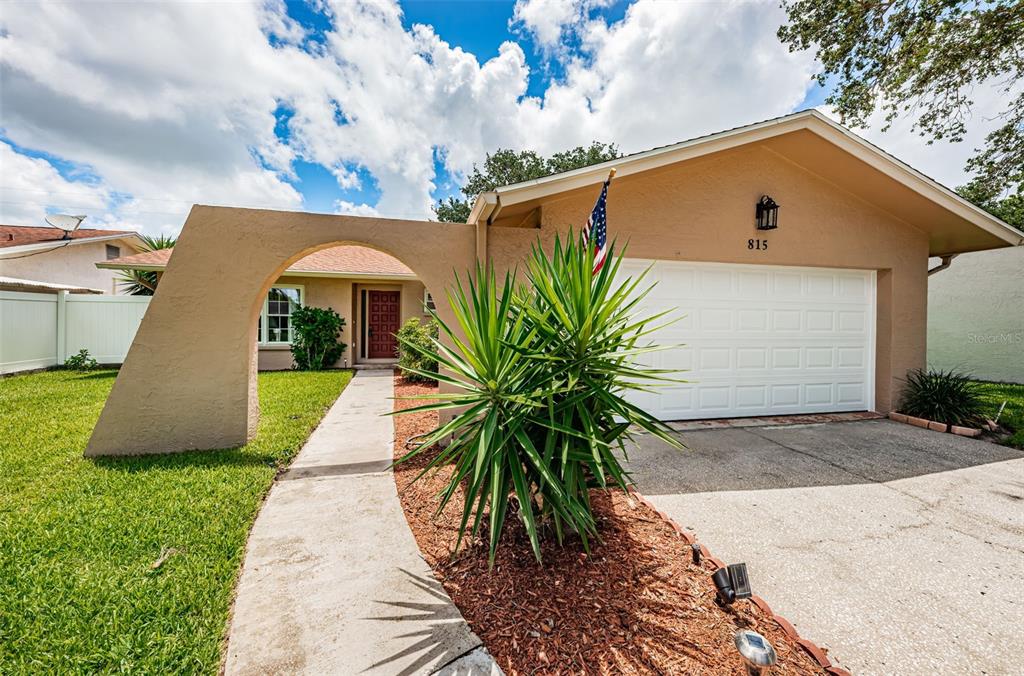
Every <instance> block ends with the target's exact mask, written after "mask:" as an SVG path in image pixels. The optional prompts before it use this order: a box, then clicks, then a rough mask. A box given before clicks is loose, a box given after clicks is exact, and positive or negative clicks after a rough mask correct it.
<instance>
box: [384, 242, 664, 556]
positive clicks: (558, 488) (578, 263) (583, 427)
mask: <svg viewBox="0 0 1024 676" xmlns="http://www.w3.org/2000/svg"><path fill="white" fill-rule="evenodd" d="M621 260H622V259H621V257H618V258H611V259H610V260H609V261H608V262H607V264H606V265H605V266H604V267H603V268H602V270H601V271H600V272H599V273H598V274H597V275H593V274H592V273H591V269H592V266H593V250H592V249H583V248H582V247H581V246H580V245H579V244H577V243H576V242H575V240H574V238H573V237H572V235H571V234H570V237H569V241H568V242H566V243H564V244H563V242H562V241H561V240H560V239H556V240H555V247H554V253H553V254H552V255H551V256H548V255H547V254H545V253H544V252H543V250H542V249H541V248H540V246H539V245H535V246H534V248H533V251H532V253H531V256H530V258H529V261H528V267H527V271H528V277H529V281H530V284H529V285H517V284H516V282H515V280H514V278H512V277H510V276H508V275H506V277H505V279H504V283H503V284H501V286H499V285H498V282H497V281H496V279H495V275H494V272H493V271H492V270H489V269H488V270H483V269H478V270H477V272H476V275H475V276H472V277H469V278H468V279H467V280H466V281H465V283H463V281H462V280H461V279H459V280H458V282H457V284H456V287H455V288H454V289H452V290H451V291H449V293H448V299H449V302H450V304H451V307H452V312H453V314H454V315H455V318H456V320H457V324H458V327H459V329H460V331H461V333H457V332H456V331H455V330H454V329H453V328H452V327H449V326H448V325H446V324H445V323H444V322H443V321H441V320H440V319H438V318H437V317H436V315H435V320H436V321H437V322H438V325H439V327H440V329H441V331H442V332H443V333H444V334H445V335H446V336H447V337H448V338H449V339H450V340H451V344H452V346H451V347H450V348H449V347H445V346H444V345H442V344H441V343H440V341H439V340H437V339H433V340H431V343H430V346H429V347H427V348H423V347H420V346H419V345H418V344H414V343H412V342H403V347H404V348H406V349H409V350H412V351H416V352H420V353H422V354H424V355H425V356H429V357H430V358H432V359H435V360H437V361H438V363H439V364H440V365H441V367H442V370H441V372H440V373H438V374H436V376H434V377H436V378H437V379H438V380H439V381H441V382H444V383H449V384H452V385H455V386H456V388H457V389H456V390H455V391H454V392H451V393H441V394H438V395H431V396H435V397H436V398H437V399H438V400H437V401H435V402H431V403H428V404H424V405H422V406H417V407H413V408H411V409H407V410H406V411H403V413H408V412H410V411H422V410H441V409H454V411H453V412H454V415H455V417H454V418H453V419H452V420H451V421H450V422H447V423H445V424H443V425H440V426H439V427H437V428H436V429H434V430H433V431H431V432H430V433H429V434H427V435H426V436H425V437H424V438H423V439H422V443H421V445H420V446H418V447H417V448H416V449H414V450H413V451H411V452H410V453H408V454H407V455H405V456H404V457H403V458H402V459H401V460H399V462H401V461H404V460H408V459H409V458H411V457H413V456H415V455H417V454H418V453H421V452H423V451H425V450H426V449H428V448H431V447H432V446H433V445H435V444H437V443H439V442H442V441H448V440H450V443H449V444H448V445H447V446H446V447H445V448H444V449H443V450H441V451H440V452H439V453H438V455H437V456H436V457H434V458H433V459H432V460H431V462H430V463H428V465H427V469H428V470H429V469H431V468H435V467H438V466H440V465H443V464H449V463H451V464H454V469H455V471H454V472H453V474H452V478H451V481H450V483H449V484H448V485H447V486H446V488H445V490H444V491H442V493H441V496H440V505H439V507H438V511H440V510H441V509H443V508H444V506H445V505H446V504H447V503H448V502H449V501H450V500H451V499H452V498H453V497H454V496H456V495H458V494H459V493H460V490H459V489H460V487H464V489H465V490H464V492H463V495H464V498H463V508H462V522H461V524H460V528H459V540H458V543H457V544H456V548H458V546H459V545H460V544H461V542H462V539H463V537H464V536H465V534H466V531H467V528H468V524H469V520H470V517H471V516H472V517H473V525H472V533H473V534H474V535H476V534H477V533H478V532H479V530H480V528H481V523H482V521H483V516H484V511H485V508H487V509H488V510H489V513H490V517H489V531H490V533H489V540H490V560H491V564H492V565H493V563H494V555H495V551H496V549H497V546H498V541H499V538H500V535H501V530H502V527H503V525H504V523H505V517H506V514H507V511H508V507H509V497H510V495H514V496H515V497H516V502H517V504H518V507H517V508H516V509H515V511H516V512H518V515H519V518H520V519H522V521H523V524H524V526H525V528H526V531H527V533H528V535H529V538H530V543H531V545H532V547H533V553H534V556H536V557H537V559H538V561H539V560H540V558H541V553H540V534H541V532H552V531H553V533H554V535H555V537H556V538H557V540H558V542H559V543H562V542H563V538H564V536H565V535H566V533H567V532H572V533H575V534H576V535H578V537H579V538H580V539H581V543H582V546H583V547H584V548H585V549H587V548H589V546H588V542H589V540H590V539H591V538H593V537H597V536H598V533H597V523H596V521H595V518H594V515H593V511H592V509H591V505H590V496H589V492H588V491H589V489H591V488H594V487H599V488H605V489H607V488H610V487H613V486H618V487H620V488H625V487H626V486H627V483H628V481H629V478H628V476H627V475H626V473H625V471H624V470H623V468H622V466H621V464H620V461H619V457H618V456H617V455H616V454H617V453H619V452H624V451H625V450H626V447H625V445H626V442H627V441H628V440H630V439H631V427H633V428H639V429H641V430H644V431H646V432H648V433H650V434H653V435H655V436H657V437H659V438H661V439H663V440H665V441H666V442H668V443H670V444H672V445H673V446H675V447H677V448H679V447H681V445H680V444H679V442H678V441H677V440H676V438H675V437H674V436H673V435H672V430H671V429H670V428H669V427H668V426H666V425H665V424H664V423H662V422H660V421H659V420H657V419H656V418H654V417H652V416H650V415H648V414H647V413H645V412H643V411H642V410H640V409H638V408H636V407H635V406H633V405H632V404H630V403H628V402H627V401H626V400H625V399H624V398H623V395H625V394H626V393H627V392H628V391H629V390H642V389H645V388H648V387H650V386H651V385H652V384H655V383H657V382H658V381H674V379H673V378H671V377H670V376H669V373H670V372H668V371H664V370H658V369H648V368H644V367H642V366H640V365H638V364H637V363H636V362H635V359H636V357H637V356H638V355H642V354H644V353H647V352H650V351H653V350H656V349H660V348H657V347H650V346H646V345H645V344H644V343H645V340H644V336H646V335H648V334H649V333H650V331H652V330H653V329H654V328H655V326H654V322H655V321H656V320H657V319H658V318H659V317H660V316H661V315H658V316H655V317H645V318H641V317H638V316H637V314H636V311H637V308H638V303H639V302H640V300H641V299H642V297H643V296H645V295H646V293H647V292H649V291H650V289H647V290H646V291H638V288H639V284H640V283H641V281H642V278H643V275H641V276H640V277H639V278H636V279H633V280H628V281H627V282H626V283H624V284H622V283H619V282H618V281H616V280H615V274H616V272H617V271H618V269H619V265H620V263H621ZM410 370H411V371H416V369H410ZM421 375H425V376H426V375H428V374H426V373H421ZM431 375H432V374H431ZM474 512H475V516H474ZM549 527H550V528H549Z"/></svg>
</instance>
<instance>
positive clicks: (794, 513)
mask: <svg viewBox="0 0 1024 676" xmlns="http://www.w3.org/2000/svg"><path fill="white" fill-rule="evenodd" d="M681 438H682V440H683V442H684V443H686V444H687V446H689V450H687V451H682V452H678V451H675V450H673V449H670V448H669V447H668V446H667V445H666V444H664V443H662V442H660V441H656V440H654V439H651V438H650V437H645V438H644V439H643V440H642V441H641V448H640V449H638V450H637V451H636V452H634V453H631V454H630V461H631V462H630V468H631V469H632V470H633V472H634V478H635V479H636V481H637V483H638V487H639V489H640V491H641V492H642V493H644V494H645V495H646V496H647V497H648V498H649V499H650V500H651V502H653V503H654V504H655V505H657V506H658V508H659V509H662V510H664V511H665V512H666V513H667V514H668V515H669V516H671V517H672V518H673V519H675V520H676V521H677V522H678V523H679V524H680V525H681V526H683V527H693V529H694V530H695V532H696V534H697V536H698V538H700V540H701V541H702V542H703V543H704V544H706V545H707V546H708V547H709V548H710V549H711V551H712V552H714V554H715V555H716V556H718V557H719V558H721V559H722V560H724V561H726V562H727V563H733V562H737V561H745V562H746V563H747V565H748V566H749V571H750V581H751V584H752V586H753V588H754V592H755V593H757V594H759V595H761V596H763V597H764V599H765V600H766V601H768V603H769V604H770V605H771V606H772V608H773V609H774V610H775V611H776V612H778V613H780V614H781V615H783V616H784V617H786V619H788V620H789V621H791V622H792V623H793V624H794V625H795V626H796V629H797V631H799V632H800V633H801V634H802V635H804V636H806V637H807V638H810V639H811V640H813V641H814V642H815V643H817V644H818V645H819V646H822V647H828V648H830V650H831V652H830V655H831V657H832V659H833V661H835V662H838V663H839V664H840V665H842V666H844V667H846V668H848V669H850V670H851V671H852V672H853V673H855V674H880V675H881V674H941V673H957V674H967V673H972V674H1011V673H1021V671H1020V650H1019V638H1020V629H1021V627H1024V602H1022V601H1021V597H1020V592H1021V589H1024V509H1022V504H1024V502H1022V500H1024V452H1021V451H1016V450H1014V449H1011V448H1006V447H1003V446H996V445H994V444H990V443H987V442H984V441H977V440H974V439H965V438H963V437H958V436H955V435H952V434H941V433H938V432H932V431H929V430H921V429H918V428H916V427H911V426H909V425H901V424H898V423H894V422H890V421H888V420H873V421H862V422H845V423H831V424H815V425H793V426H781V427H780V426H766V427H748V428H743V429H739V428H728V429H721V430H706V431H695V432H688V433H683V434H682V435H681Z"/></svg>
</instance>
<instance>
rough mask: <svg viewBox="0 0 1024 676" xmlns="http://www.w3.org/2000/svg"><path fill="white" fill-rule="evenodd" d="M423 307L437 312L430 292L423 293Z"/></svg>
mask: <svg viewBox="0 0 1024 676" xmlns="http://www.w3.org/2000/svg"><path fill="white" fill-rule="evenodd" d="M423 307H425V308H426V309H428V310H436V309H437V306H436V305H434V297H433V296H431V295H430V292H429V291H426V290H424V291H423Z"/></svg>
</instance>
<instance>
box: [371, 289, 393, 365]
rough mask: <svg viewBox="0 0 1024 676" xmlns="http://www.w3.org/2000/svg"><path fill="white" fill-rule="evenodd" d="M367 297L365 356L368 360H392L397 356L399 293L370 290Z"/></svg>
mask: <svg viewBox="0 0 1024 676" xmlns="http://www.w3.org/2000/svg"><path fill="white" fill-rule="evenodd" d="M367 296H368V299H367V304H368V305H369V312H368V313H367V314H368V318H367V326H366V333H367V336H366V344H367V351H366V356H367V358H368V359H393V358H395V357H396V356H397V355H396V347H397V344H396V340H395V334H396V333H398V320H399V308H398V303H399V292H398V291H377V290H370V292H369V293H368V294H367Z"/></svg>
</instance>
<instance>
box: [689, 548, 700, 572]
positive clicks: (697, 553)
mask: <svg viewBox="0 0 1024 676" xmlns="http://www.w3.org/2000/svg"><path fill="white" fill-rule="evenodd" d="M690 554H692V555H693V565H695V566H699V565H700V544H698V543H696V542H694V543H693V544H692V545H690Z"/></svg>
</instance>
